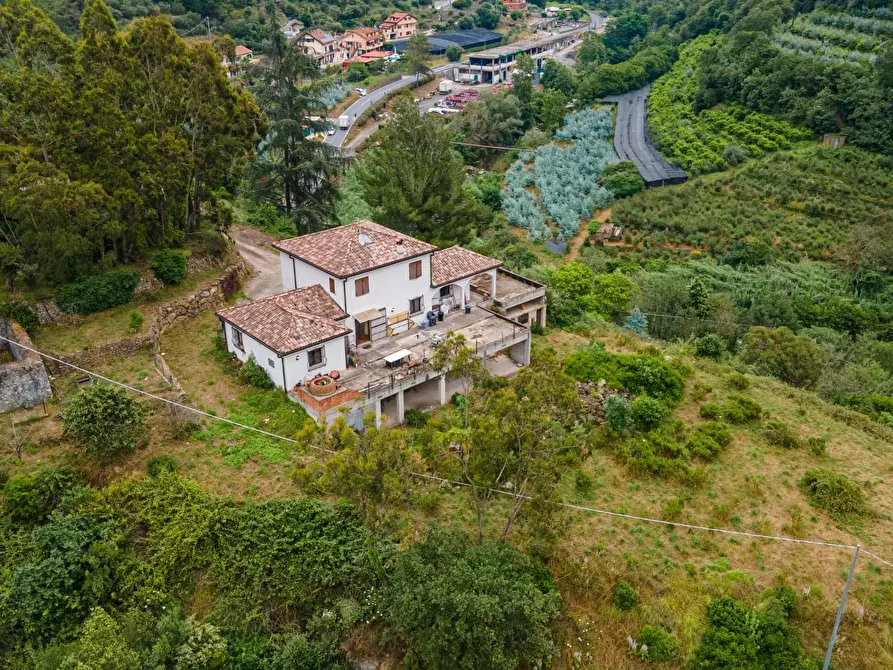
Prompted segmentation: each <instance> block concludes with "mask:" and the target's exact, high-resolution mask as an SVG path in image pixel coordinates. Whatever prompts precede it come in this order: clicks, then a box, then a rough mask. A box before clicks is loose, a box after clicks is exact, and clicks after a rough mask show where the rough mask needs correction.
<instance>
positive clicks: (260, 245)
mask: <svg viewBox="0 0 893 670" xmlns="http://www.w3.org/2000/svg"><path fill="white" fill-rule="evenodd" d="M230 235H232V238H233V240H235V242H236V249H238V251H239V255H240V256H241V257H242V258H243V259H244V260H245V262H246V263H248V265H250V266H251V277H249V278H248V279H247V280H246V281H245V284H244V286H243V287H242V291H243V292H244V293H245V295H246V296H247V297H248V298H251V299H252V300H256V299H257V298H266V297H267V296H271V295H273V294H274V293H281V292H282V276H281V274H280V271H279V253H278V252H277V251H276V250H275V249H273V248H272V247H270V245H271V244H272V243H273V242H274V241H275V239H274V238H273V237H272V236H270V235H267V234H266V233H262V232H261V231H259V230H257V229H256V228H248V227H245V226H234V227H233V229H232V230H231V231H230Z"/></svg>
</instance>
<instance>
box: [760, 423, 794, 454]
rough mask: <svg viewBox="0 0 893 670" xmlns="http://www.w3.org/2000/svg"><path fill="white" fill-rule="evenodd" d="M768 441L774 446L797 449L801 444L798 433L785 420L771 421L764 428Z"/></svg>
mask: <svg viewBox="0 0 893 670" xmlns="http://www.w3.org/2000/svg"><path fill="white" fill-rule="evenodd" d="M763 435H764V436H765V437H766V441H767V442H768V443H769V444H771V445H772V446H774V447H781V448H783V449H796V448H797V447H799V446H800V438H799V437H797V433H796V432H795V431H794V429H793V428H791V427H790V426H789V425H788V424H786V423H785V422H784V421H770V422H769V423H768V424H766V427H765V428H764V429H763Z"/></svg>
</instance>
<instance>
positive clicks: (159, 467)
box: [146, 456, 177, 477]
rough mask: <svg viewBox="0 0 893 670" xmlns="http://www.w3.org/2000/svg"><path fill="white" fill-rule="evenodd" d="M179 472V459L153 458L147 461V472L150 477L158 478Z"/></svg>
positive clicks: (169, 457) (171, 457) (167, 457)
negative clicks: (168, 473)
mask: <svg viewBox="0 0 893 670" xmlns="http://www.w3.org/2000/svg"><path fill="white" fill-rule="evenodd" d="M176 471H177V459H176V458H174V457H173V456H153V457H152V458H150V459H149V460H148V461H146V472H147V473H148V475H149V476H150V477H158V476H159V475H161V474H163V473H166V472H170V473H174V472H176Z"/></svg>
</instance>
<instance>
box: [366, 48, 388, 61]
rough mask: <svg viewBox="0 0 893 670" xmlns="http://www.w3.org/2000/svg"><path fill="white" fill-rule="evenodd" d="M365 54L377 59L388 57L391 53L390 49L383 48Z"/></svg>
mask: <svg viewBox="0 0 893 670" xmlns="http://www.w3.org/2000/svg"><path fill="white" fill-rule="evenodd" d="M363 55H364V56H368V57H369V58H371V59H372V60H377V59H379V58H387V57H388V56H390V55H391V52H390V51H382V50H381V49H375V50H374V51H367V52H366V53H365V54H363Z"/></svg>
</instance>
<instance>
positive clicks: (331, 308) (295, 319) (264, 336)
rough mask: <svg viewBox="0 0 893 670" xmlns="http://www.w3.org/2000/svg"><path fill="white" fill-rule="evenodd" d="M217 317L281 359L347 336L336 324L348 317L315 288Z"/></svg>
mask: <svg viewBox="0 0 893 670" xmlns="http://www.w3.org/2000/svg"><path fill="white" fill-rule="evenodd" d="M217 316H219V317H220V318H221V319H223V320H224V321H226V322H227V323H230V324H232V325H233V326H235V327H236V328H238V329H239V330H241V331H242V332H244V333H246V334H247V335H250V336H251V337H253V338H254V339H255V340H257V341H258V342H260V343H262V344H265V345H266V346H268V347H269V348H270V349H272V350H273V351H275V352H276V353H277V354H281V355H285V354H290V353H293V352H295V351H299V350H301V349H306V348H307V347H309V346H312V345H314V344H319V343H320V342H326V341H328V340H331V339H333V338H335V337H338V336H341V335H346V334H347V333H349V332H350V330H349V329H348V328H345V327H344V325H342V324H341V323H338V322H339V321H342V320H344V319H346V318H347V316H348V315H347V314H346V313H345V312H344V310H343V309H341V307H340V306H339V305H338V303H337V302H335V301H334V300H333V299H332V297H331V296H330V295H329V294H328V293H326V292H325V290H324V289H323V287H322V286H319V285H314V286H307V287H305V288H299V289H294V290H292V291H286V292H285V293H277V294H276V295H273V296H270V297H269V298H263V299H261V300H252V301H250V302H245V303H242V304H241V305H236V306H235V307H229V308H227V309H222V310H220V311H219V312H217Z"/></svg>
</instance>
